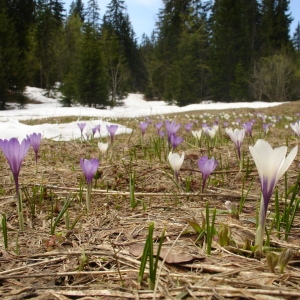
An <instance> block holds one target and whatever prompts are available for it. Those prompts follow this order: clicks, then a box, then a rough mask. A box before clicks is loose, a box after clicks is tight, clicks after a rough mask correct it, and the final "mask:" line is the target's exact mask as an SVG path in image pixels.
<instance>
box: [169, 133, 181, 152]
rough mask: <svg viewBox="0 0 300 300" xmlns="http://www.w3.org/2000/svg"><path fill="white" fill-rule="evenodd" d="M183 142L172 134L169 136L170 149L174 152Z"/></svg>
mask: <svg viewBox="0 0 300 300" xmlns="http://www.w3.org/2000/svg"><path fill="white" fill-rule="evenodd" d="M182 142H183V137H180V136H177V135H176V134H172V135H171V136H170V144H171V147H172V149H173V150H174V149H175V148H176V147H177V146H178V145H180V144H181V143H182Z"/></svg>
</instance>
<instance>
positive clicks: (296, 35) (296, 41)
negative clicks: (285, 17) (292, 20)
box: [292, 22, 300, 55]
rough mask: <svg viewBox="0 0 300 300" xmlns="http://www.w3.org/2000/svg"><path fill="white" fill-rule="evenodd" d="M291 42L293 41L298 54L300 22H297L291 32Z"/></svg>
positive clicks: (299, 52) (299, 48)
mask: <svg viewBox="0 0 300 300" xmlns="http://www.w3.org/2000/svg"><path fill="white" fill-rule="evenodd" d="M292 43H293V46H294V49H295V50H296V52H297V53H298V55H300V22H298V25H297V27H296V29H295V32H294V34H293V38H292Z"/></svg>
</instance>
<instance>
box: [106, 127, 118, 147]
mask: <svg viewBox="0 0 300 300" xmlns="http://www.w3.org/2000/svg"><path fill="white" fill-rule="evenodd" d="M106 129H107V131H108V133H109V135H110V141H111V144H113V142H114V136H115V133H116V131H117V129H118V125H106Z"/></svg>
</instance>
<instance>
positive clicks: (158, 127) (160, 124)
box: [154, 121, 164, 133]
mask: <svg viewBox="0 0 300 300" xmlns="http://www.w3.org/2000/svg"><path fill="white" fill-rule="evenodd" d="M163 125H164V122H163V121H160V122H158V123H156V124H154V126H155V128H156V129H157V133H159V131H160V130H161V128H162V126H163Z"/></svg>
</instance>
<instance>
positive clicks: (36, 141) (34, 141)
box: [27, 132, 42, 164]
mask: <svg viewBox="0 0 300 300" xmlns="http://www.w3.org/2000/svg"><path fill="white" fill-rule="evenodd" d="M27 139H30V145H31V147H32V148H33V151H34V153H35V163H36V164H37V160H38V152H39V148H40V144H41V140H42V135H41V134H40V133H35V132H34V133H32V134H31V135H29V136H28V135H27Z"/></svg>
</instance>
